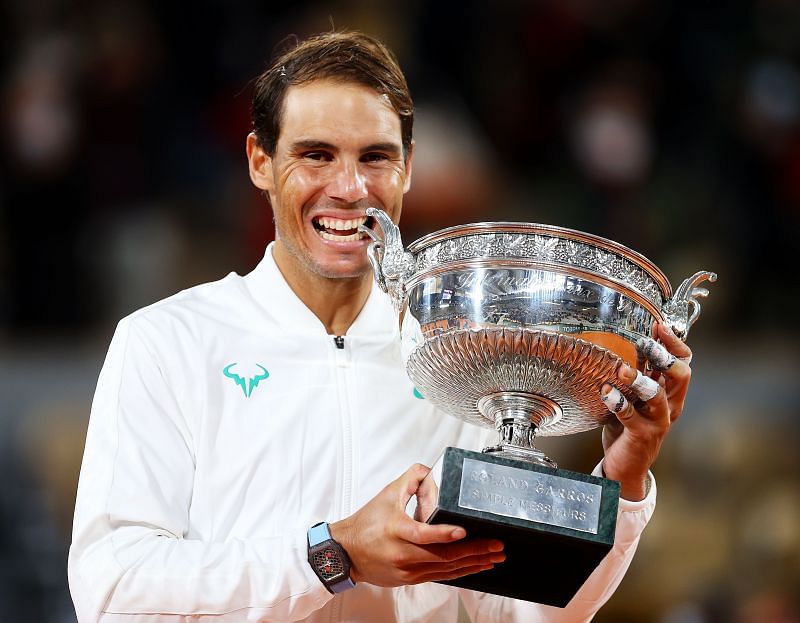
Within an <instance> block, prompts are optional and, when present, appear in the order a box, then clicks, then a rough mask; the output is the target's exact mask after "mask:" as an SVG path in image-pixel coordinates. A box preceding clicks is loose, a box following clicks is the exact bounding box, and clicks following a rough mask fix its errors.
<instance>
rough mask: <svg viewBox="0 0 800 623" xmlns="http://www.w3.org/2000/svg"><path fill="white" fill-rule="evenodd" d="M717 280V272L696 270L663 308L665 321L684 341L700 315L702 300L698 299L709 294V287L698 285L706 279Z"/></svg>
mask: <svg viewBox="0 0 800 623" xmlns="http://www.w3.org/2000/svg"><path fill="white" fill-rule="evenodd" d="M716 280H717V273H712V272H710V271H707V270H701V271H699V272H696V273H695V274H694V275H692V276H691V277H689V278H688V279H684V281H683V283H681V285H680V286H679V287H678V289H677V290H676V291H675V294H674V296H673V297H672V298H671V299H669V300H668V301H667V302H666V303H664V306H663V307H662V308H661V311H662V313H663V314H664V322H665V323H666V324H667V326H668V327H670V328H671V329H672V331H673V332H674V333H675V335H677V336H678V337H679V338H681V339H682V340H683V341H684V342H685V341H686V336H687V335H689V329H690V328H691V327H692V325H693V324H694V323H695V321H696V320H697V318H698V317H699V316H700V302H699V301H698V300H697V299H699V298H703V297H706V296H708V289H706V288H699V287H697V286H698V285H699V284H701V283H702V282H704V281H710V282H712V283H713V282H714V281H716Z"/></svg>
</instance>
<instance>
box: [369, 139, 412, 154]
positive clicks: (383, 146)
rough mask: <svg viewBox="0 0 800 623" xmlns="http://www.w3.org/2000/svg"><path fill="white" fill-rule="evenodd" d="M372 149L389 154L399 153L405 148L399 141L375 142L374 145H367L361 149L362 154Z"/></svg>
mask: <svg viewBox="0 0 800 623" xmlns="http://www.w3.org/2000/svg"><path fill="white" fill-rule="evenodd" d="M371 151H382V152H386V153H387V154H399V153H401V152H402V151H403V149H402V148H401V147H400V145H398V144H397V143H390V142H387V143H373V144H372V145H367V146H366V147H364V148H363V149H362V150H361V153H362V154H366V153H368V152H371Z"/></svg>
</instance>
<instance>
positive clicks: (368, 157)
mask: <svg viewBox="0 0 800 623" xmlns="http://www.w3.org/2000/svg"><path fill="white" fill-rule="evenodd" d="M388 159H389V156H387V155H386V154H380V153H370V154H364V155H363V156H362V157H361V160H362V161H364V162H382V161H383V160H388Z"/></svg>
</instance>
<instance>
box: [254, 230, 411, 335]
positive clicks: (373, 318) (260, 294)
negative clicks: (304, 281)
mask: <svg viewBox="0 0 800 623" xmlns="http://www.w3.org/2000/svg"><path fill="white" fill-rule="evenodd" d="M274 244H275V243H274V242H271V243H270V244H269V245H267V249H266V251H265V253H264V258H263V259H262V260H261V261H260V262H259V263H258V265H257V266H256V267H255V268H254V269H253V270H252V272H250V273H248V274H247V275H245V276H244V277H243V279H244V282H245V285H246V286H247V288H248V290H249V291H250V294H251V296H252V297H253V298H254V299H255V301H256V302H257V303H258V304H259V305H260V306H261V307H262V308H263V309H264V310H265V311H266V313H268V314H269V315H270V316H271V317H273V318H274V319H275V321H276V322H277V323H278V324H280V325H284V326H286V327H292V328H293V329H295V330H302V331H307V332H311V333H316V334H319V335H327V331H326V330H325V325H324V324H322V321H320V319H319V318H317V316H316V315H314V313H313V312H312V311H311V310H310V309H309V308H308V307H306V305H305V303H303V301H301V300H300V298H299V297H298V296H297V295H296V294H295V293H294V291H293V290H292V289H291V287H289V284H288V283H287V282H286V279H285V278H284V276H283V274H282V273H281V271H280V269H279V268H278V265H277V264H276V263H275V258H274V257H273V256H272V249H273V246H274ZM398 326H399V321H398V318H397V314H395V312H394V310H393V309H392V304H391V302H390V301H389V297H388V296H387V295H386V294H384V293H383V292H381V290H380V289H379V288H378V286H377V284H376V283H375V282H374V281H373V283H372V289H371V290H370V293H369V297H368V298H367V302H366V303H365V304H364V307H363V308H362V309H361V312H360V313H359V314H358V316H357V317H356V319H355V321H354V322H353V324H352V325H351V326H350V328H349V329H348V330H347V333H346V334H345V335H347V336H350V337H378V336H380V337H383V338H386V337H387V336H391V335H393V334H397V333H398V332H399V331H398Z"/></svg>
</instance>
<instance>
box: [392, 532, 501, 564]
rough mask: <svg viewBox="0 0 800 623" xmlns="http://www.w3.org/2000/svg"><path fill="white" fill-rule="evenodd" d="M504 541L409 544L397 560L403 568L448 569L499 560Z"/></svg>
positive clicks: (476, 540) (482, 540) (480, 540)
mask: <svg viewBox="0 0 800 623" xmlns="http://www.w3.org/2000/svg"><path fill="white" fill-rule="evenodd" d="M503 548H504V545H503V542H502V541H498V540H497V539H475V540H471V541H459V542H457V543H436V544H430V545H416V544H408V545H406V546H404V548H403V550H402V554H401V556H400V557H398V559H397V560H396V561H395V563H396V565H397V566H399V567H403V568H413V567H414V566H415V565H420V564H427V565H431V564H434V565H443V566H445V567H447V568H448V569H454V568H456V567H457V566H464V565H465V564H477V563H478V562H480V563H481V564H483V563H485V562H497V561H498V560H500V559H501V558H503V557H504V556H505V554H503Z"/></svg>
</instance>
